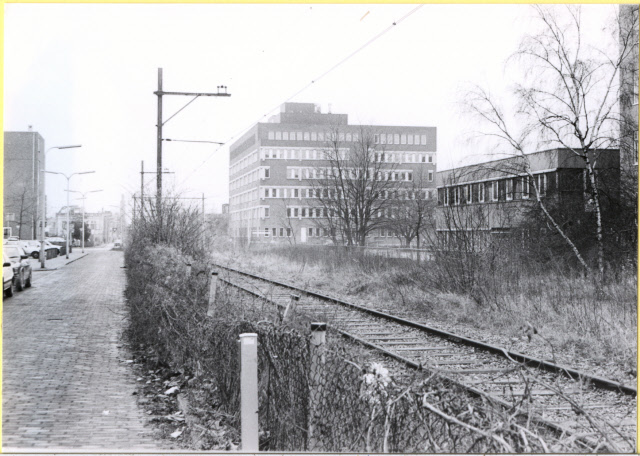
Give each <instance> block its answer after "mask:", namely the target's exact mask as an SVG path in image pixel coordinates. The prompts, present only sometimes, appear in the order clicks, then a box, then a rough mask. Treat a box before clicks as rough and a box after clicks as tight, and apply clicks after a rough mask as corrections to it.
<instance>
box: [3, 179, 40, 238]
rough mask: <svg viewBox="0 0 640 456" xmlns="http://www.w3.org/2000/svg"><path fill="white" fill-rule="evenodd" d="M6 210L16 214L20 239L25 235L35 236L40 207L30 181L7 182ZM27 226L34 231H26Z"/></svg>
mask: <svg viewBox="0 0 640 456" xmlns="http://www.w3.org/2000/svg"><path fill="white" fill-rule="evenodd" d="M7 184H8V185H7ZM8 190H10V191H8ZM4 211H5V213H7V212H13V213H14V214H15V222H16V223H17V225H18V233H17V235H18V237H19V238H20V239H24V237H23V235H24V236H29V238H35V235H36V229H37V228H36V225H37V218H38V215H37V212H38V208H37V205H36V198H35V197H34V192H33V189H32V188H31V186H30V184H29V183H28V182H24V181H22V182H20V181H14V182H11V183H5V198H4ZM26 226H29V227H30V228H31V231H32V232H30V233H26V232H25V227H26Z"/></svg>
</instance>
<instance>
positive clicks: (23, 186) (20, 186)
mask: <svg viewBox="0 0 640 456" xmlns="http://www.w3.org/2000/svg"><path fill="white" fill-rule="evenodd" d="M44 147H45V145H44V138H43V137H42V136H41V135H40V134H39V133H38V132H35V131H31V130H30V131H6V132H5V133H4V178H3V179H4V187H3V188H4V197H3V199H4V201H3V204H4V206H3V207H4V209H3V216H4V222H3V223H4V226H5V227H9V228H11V234H12V235H13V236H19V237H20V238H21V239H36V238H37V237H39V234H40V232H39V230H37V226H38V217H39V207H40V205H41V204H40V203H39V202H40V199H39V194H40V179H41V177H40V176H41V173H40V169H41V168H42V166H43V165H42V160H43V155H44V152H45V149H44Z"/></svg>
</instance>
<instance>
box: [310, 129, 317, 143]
mask: <svg viewBox="0 0 640 456" xmlns="http://www.w3.org/2000/svg"><path fill="white" fill-rule="evenodd" d="M317 140H318V133H317V132H315V131H312V132H311V141H317Z"/></svg>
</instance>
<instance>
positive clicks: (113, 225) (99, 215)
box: [47, 206, 120, 245]
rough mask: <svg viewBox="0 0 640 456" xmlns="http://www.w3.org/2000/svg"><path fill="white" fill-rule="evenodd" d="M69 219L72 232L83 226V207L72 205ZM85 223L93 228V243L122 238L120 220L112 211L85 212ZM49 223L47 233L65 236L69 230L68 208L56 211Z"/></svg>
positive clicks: (91, 239) (91, 236) (53, 235)
mask: <svg viewBox="0 0 640 456" xmlns="http://www.w3.org/2000/svg"><path fill="white" fill-rule="evenodd" d="M69 221H70V225H71V233H73V230H74V229H75V226H79V227H81V226H82V208H81V207H79V206H71V211H70V212H69ZM84 224H85V227H87V228H88V229H89V230H91V235H90V237H89V240H90V241H91V243H92V244H95V245H101V244H104V243H109V242H113V241H114V240H115V239H117V238H120V232H119V230H120V226H119V220H118V218H117V217H116V216H114V214H113V213H112V212H111V211H101V212H85V213H84ZM48 225H49V226H48V229H47V233H48V235H49V236H52V237H62V238H64V237H65V236H66V235H67V231H68V230H67V208H66V207H63V208H62V209H60V210H59V211H58V212H57V213H56V216H55V218H54V219H52V220H51V221H50V222H49V224H48Z"/></svg>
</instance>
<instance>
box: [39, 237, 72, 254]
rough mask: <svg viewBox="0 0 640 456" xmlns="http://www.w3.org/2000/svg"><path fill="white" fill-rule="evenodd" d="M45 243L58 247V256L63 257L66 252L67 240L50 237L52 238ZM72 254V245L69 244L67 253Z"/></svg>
mask: <svg viewBox="0 0 640 456" xmlns="http://www.w3.org/2000/svg"><path fill="white" fill-rule="evenodd" d="M45 242H50V243H51V244H53V245H55V246H58V247H59V249H58V250H59V251H58V253H59V254H60V255H65V254H66V252H67V240H66V239H65V238H62V237H52V238H47V239H46V241H45ZM71 252H73V244H72V243H71V242H70V243H69V253H71Z"/></svg>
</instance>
